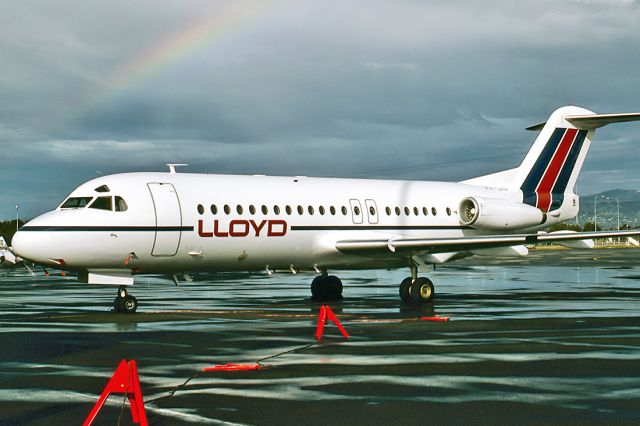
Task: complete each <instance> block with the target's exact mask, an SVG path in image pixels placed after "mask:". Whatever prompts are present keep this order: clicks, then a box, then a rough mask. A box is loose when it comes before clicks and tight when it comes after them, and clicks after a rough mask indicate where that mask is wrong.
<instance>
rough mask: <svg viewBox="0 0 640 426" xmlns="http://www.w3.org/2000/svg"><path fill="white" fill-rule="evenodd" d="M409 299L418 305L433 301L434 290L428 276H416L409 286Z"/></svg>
mask: <svg viewBox="0 0 640 426" xmlns="http://www.w3.org/2000/svg"><path fill="white" fill-rule="evenodd" d="M410 293H411V301H412V302H413V304H414V305H416V306H420V305H424V304H425V303H429V302H431V301H433V296H434V295H435V291H434V288H433V283H432V282H431V280H430V279H429V278H424V277H421V278H418V279H416V280H415V281H414V282H413V283H412V284H411V287H410Z"/></svg>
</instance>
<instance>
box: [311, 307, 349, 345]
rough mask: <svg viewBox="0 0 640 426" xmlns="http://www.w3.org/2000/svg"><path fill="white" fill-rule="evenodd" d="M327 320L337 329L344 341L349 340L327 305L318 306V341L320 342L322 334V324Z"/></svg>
mask: <svg viewBox="0 0 640 426" xmlns="http://www.w3.org/2000/svg"><path fill="white" fill-rule="evenodd" d="M327 318H329V319H330V320H331V321H333V323H334V324H335V325H336V326H337V327H338V330H340V333H342V335H343V336H344V338H345V339H348V338H349V333H347V330H345V329H344V327H343V326H342V324H340V321H339V320H338V318H337V317H336V316H335V314H334V313H333V311H332V310H331V308H330V307H329V305H322V306H320V315H319V316H318V326H317V327H316V339H317V340H318V341H320V340H322V333H324V324H325V323H326V322H327Z"/></svg>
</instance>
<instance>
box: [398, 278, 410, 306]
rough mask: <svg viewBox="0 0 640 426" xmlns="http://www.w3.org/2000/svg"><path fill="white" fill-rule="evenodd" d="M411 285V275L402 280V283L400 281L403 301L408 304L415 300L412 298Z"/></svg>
mask: <svg viewBox="0 0 640 426" xmlns="http://www.w3.org/2000/svg"><path fill="white" fill-rule="evenodd" d="M410 287H411V277H407V278H405V279H404V280H402V283H400V299H401V300H402V303H405V304H407V305H410V304H412V303H413V301H412V300H411V292H410V290H409V288H410Z"/></svg>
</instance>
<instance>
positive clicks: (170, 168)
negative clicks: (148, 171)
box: [167, 164, 188, 174]
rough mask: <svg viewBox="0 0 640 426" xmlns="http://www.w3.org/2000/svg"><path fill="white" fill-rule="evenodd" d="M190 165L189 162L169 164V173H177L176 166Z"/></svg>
mask: <svg viewBox="0 0 640 426" xmlns="http://www.w3.org/2000/svg"><path fill="white" fill-rule="evenodd" d="M185 166H188V164H167V167H169V173H172V174H173V173H176V167H185Z"/></svg>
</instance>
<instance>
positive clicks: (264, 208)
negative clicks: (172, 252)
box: [197, 204, 451, 216]
mask: <svg viewBox="0 0 640 426" xmlns="http://www.w3.org/2000/svg"><path fill="white" fill-rule="evenodd" d="M197 210H198V213H199V214H201V215H202V214H204V212H205V207H204V205H202V204H198V208H197ZM210 210H211V213H212V214H214V215H217V214H218V213H222V212H224V214H226V215H230V214H231V212H232V211H235V213H237V214H240V215H241V214H244V211H245V210H244V207H243V206H242V205H240V204H238V205H236V206H235V209H233V208H232V207H231V206H230V205H228V204H225V205H224V206H222V209H218V206H217V205H216V204H211V207H210ZM248 210H249V213H250V214H251V215H255V214H256V213H257V212H258V210H257V208H256V206H254V205H253V204H251V205H249V209H248ZM271 211H273V213H274V214H275V215H279V214H280V213H281V212H282V211H281V209H280V206H278V205H274V206H273V208H272V210H271ZM295 211H296V212H297V213H298V215H304V214H305V212H306V213H307V214H309V215H313V214H315V212H316V209H315V208H314V207H313V206H307V207H306V209H305V207H303V206H301V205H299V206H297V207H296V209H295ZM317 211H318V213H319V214H320V215H321V216H324V215H325V214H326V213H327V209H325V207H324V206H319V207H318V210H317ZM328 211H329V213H330V214H331V215H332V216H335V215H336V214H337V213H338V212H340V213H342V215H343V216H346V215H347V214H348V213H349V210H348V209H347V207H345V206H341V207H340V208H339V210H338V209H336V208H335V207H334V206H330V207H329V209H328ZM385 211H386V213H387V216H391V215H392V210H391V207H386V208H385ZM260 212H262V214H263V215H266V214H269V207H268V206H266V205H264V204H263V205H262V206H261V207H260ZM284 212H285V213H286V214H287V215H291V214H293V212H294V210H293V208H292V207H291V206H285V207H284ZM353 212H354V213H355V214H356V215H357V216H359V215H360V214H361V211H360V208H359V207H357V206H355V207H354V208H353ZM394 212H395V214H396V216H400V215H402V213H403V212H404V215H405V216H411V212H413V214H414V215H415V216H419V215H420V210H419V209H418V207H413V209H411V208H409V207H404V209H400V207H395V209H394ZM446 213H447V216H451V209H450V208H449V207H447V208H446ZM369 214H370V215H372V216H374V215H375V214H376V209H375V208H374V207H373V206H370V207H369ZM422 214H423V215H424V216H427V215H428V214H429V209H427V208H426V207H422ZM431 214H432V215H433V216H436V215H437V214H438V212H437V210H436V208H435V207H432V208H431Z"/></svg>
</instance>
